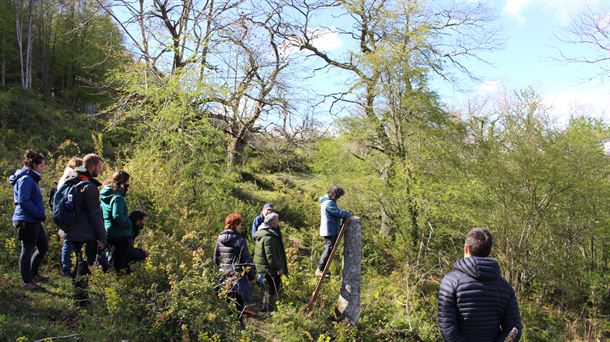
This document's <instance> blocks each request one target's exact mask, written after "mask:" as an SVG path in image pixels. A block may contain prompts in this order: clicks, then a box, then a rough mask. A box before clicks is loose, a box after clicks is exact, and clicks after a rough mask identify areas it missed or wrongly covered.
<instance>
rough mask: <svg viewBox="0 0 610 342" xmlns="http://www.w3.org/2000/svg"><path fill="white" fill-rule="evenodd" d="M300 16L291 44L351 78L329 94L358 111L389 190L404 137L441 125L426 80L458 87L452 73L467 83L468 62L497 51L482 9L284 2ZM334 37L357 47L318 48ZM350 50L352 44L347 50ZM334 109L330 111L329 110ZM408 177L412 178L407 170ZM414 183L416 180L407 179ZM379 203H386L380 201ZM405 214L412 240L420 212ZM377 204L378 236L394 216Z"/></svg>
mask: <svg viewBox="0 0 610 342" xmlns="http://www.w3.org/2000/svg"><path fill="white" fill-rule="evenodd" d="M288 3H289V4H290V5H291V6H292V8H293V9H294V10H295V11H296V12H297V13H298V14H299V15H300V17H298V19H297V20H296V22H295V23H294V24H293V26H292V27H293V30H292V32H291V36H290V38H291V40H292V42H293V44H295V45H296V46H298V48H299V49H301V50H304V51H306V52H308V53H310V56H312V57H313V58H317V59H318V60H319V61H321V62H322V63H323V67H324V68H333V69H336V70H340V71H343V72H345V73H346V74H347V75H349V76H351V81H350V82H349V84H348V85H347V89H346V90H344V91H340V92H336V93H333V94H330V95H329V97H330V98H331V99H332V101H333V104H335V103H341V102H343V103H348V104H350V105H355V106H356V107H357V108H358V109H359V112H360V113H361V114H362V119H363V122H365V124H364V127H366V129H367V132H368V133H367V134H366V140H365V147H366V148H367V149H369V150H370V151H372V152H374V153H379V154H381V155H382V156H383V158H382V159H383V160H382V161H381V163H379V162H378V161H376V163H377V164H380V165H379V167H378V173H379V175H380V177H381V178H382V179H383V181H384V183H385V184H386V185H388V186H389V185H391V184H392V182H391V178H392V177H393V176H394V174H395V173H396V170H395V168H394V167H395V165H396V164H397V163H398V164H400V163H403V162H404V161H405V160H406V158H407V156H408V154H409V148H408V146H407V144H406V142H407V139H408V130H409V128H410V127H411V126H413V125H417V124H418V123H421V122H423V123H425V122H429V121H430V120H435V119H438V117H439V114H440V113H442V110H441V108H440V105H439V103H438V101H437V100H436V97H435V94H434V93H433V91H431V90H430V89H429V87H428V80H429V78H430V77H433V76H436V77H440V78H441V79H444V80H447V81H453V80H455V74H454V71H455V70H456V69H457V70H458V71H459V72H462V73H465V74H467V75H468V76H472V75H471V74H470V72H469V70H468V68H467V67H466V64H465V60H466V59H468V58H475V59H480V57H479V55H478V54H479V53H481V52H484V51H489V50H491V49H494V48H496V47H497V46H499V44H500V41H499V39H498V36H497V29H496V28H495V26H494V25H493V19H494V17H493V15H492V13H491V12H490V10H489V9H488V8H487V7H485V6H484V5H482V4H481V3H477V4H467V3H463V2H442V3H439V2H426V1H402V0H397V1H385V0H350V1H325V0H321V1H320V0H312V1H302V2H301V1H299V2H297V1H288ZM329 12H330V14H331V15H335V16H338V17H342V18H348V19H349V22H350V25H345V27H334V26H333V27H331V26H328V25H326V26H319V25H317V24H316V20H315V18H316V16H318V15H321V14H322V13H327V14H329ZM326 31H336V32H338V33H339V34H340V35H341V36H343V37H347V38H348V39H350V40H352V41H353V45H354V46H356V47H357V48H355V49H353V50H350V51H349V53H348V55H347V56H340V55H336V56H334V55H331V54H329V53H327V52H325V51H323V50H321V49H319V48H318V47H316V44H315V40H316V38H317V37H318V36H319V34H320V32H326ZM350 45H351V44H350ZM331 108H332V107H331ZM407 174H409V172H408V170H407ZM407 181H409V183H410V184H412V183H413V182H414V181H415V180H414V179H412V178H411V179H407ZM382 202H383V199H382ZM406 202H407V204H408V206H409V207H410V212H411V218H412V220H411V221H412V223H411V224H412V225H414V227H413V230H414V235H417V234H418V233H417V229H418V228H417V222H418V219H417V217H418V209H417V205H416V203H415V202H414V199H413V198H412V197H411V196H409V198H407V199H406ZM386 209H387V206H386V205H384V204H383V203H381V206H380V212H381V221H382V232H384V233H385V234H386V235H390V234H391V232H392V231H393V229H394V228H395V227H396V223H395V222H392V218H391V216H392V213H389V212H387V210H386Z"/></svg>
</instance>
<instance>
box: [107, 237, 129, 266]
mask: <svg viewBox="0 0 610 342" xmlns="http://www.w3.org/2000/svg"><path fill="white" fill-rule="evenodd" d="M108 244H109V245H110V246H112V266H113V267H114V270H115V271H121V270H124V269H126V268H127V267H128V266H129V256H130V254H131V253H130V250H131V238H130V237H127V236H126V237H119V238H113V239H108Z"/></svg>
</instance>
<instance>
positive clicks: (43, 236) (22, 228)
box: [13, 222, 49, 284]
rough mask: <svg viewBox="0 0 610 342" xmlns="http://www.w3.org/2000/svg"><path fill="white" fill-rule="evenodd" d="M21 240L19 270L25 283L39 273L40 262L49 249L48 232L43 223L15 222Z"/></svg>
mask: <svg viewBox="0 0 610 342" xmlns="http://www.w3.org/2000/svg"><path fill="white" fill-rule="evenodd" d="M13 225H14V226H15V228H16V229H17V233H18V236H19V240H21V255H20V256H19V272H21V279H22V280H23V282H24V283H25V284H27V283H31V282H32V279H33V278H34V277H35V276H37V275H38V269H39V268H40V263H41V262H42V260H43V259H44V257H45V255H46V254H47V252H48V251H49V240H48V237H47V233H46V232H45V231H44V228H42V224H41V223H39V222H38V223H30V222H13Z"/></svg>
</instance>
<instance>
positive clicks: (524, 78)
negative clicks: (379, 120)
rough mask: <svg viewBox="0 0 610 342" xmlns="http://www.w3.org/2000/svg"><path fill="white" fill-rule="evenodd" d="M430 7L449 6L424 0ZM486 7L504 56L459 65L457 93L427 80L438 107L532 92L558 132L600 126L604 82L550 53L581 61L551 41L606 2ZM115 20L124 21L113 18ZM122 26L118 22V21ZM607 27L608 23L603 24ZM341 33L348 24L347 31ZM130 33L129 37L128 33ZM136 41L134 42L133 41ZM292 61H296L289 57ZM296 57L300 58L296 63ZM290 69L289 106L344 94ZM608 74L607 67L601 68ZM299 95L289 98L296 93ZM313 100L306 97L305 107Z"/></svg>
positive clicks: (549, 0)
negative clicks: (584, 122)
mask: <svg viewBox="0 0 610 342" xmlns="http://www.w3.org/2000/svg"><path fill="white" fill-rule="evenodd" d="M430 1H431V2H432V3H433V4H436V3H439V4H442V2H441V1H450V0H430ZM454 1H458V2H460V1H461V2H468V3H472V2H476V0H454ZM483 2H484V3H485V4H487V5H488V6H490V7H491V8H492V9H493V10H494V11H495V13H496V14H497V17H498V21H499V22H498V23H499V24H500V26H501V32H500V33H501V35H502V36H503V37H505V38H506V39H507V40H506V44H505V46H504V48H502V49H499V50H497V51H493V52H490V53H485V54H482V55H481V57H483V58H484V59H485V60H487V61H489V62H490V63H491V65H488V64H486V63H483V62H479V61H470V62H468V63H467V65H468V68H469V69H470V70H471V72H472V73H473V74H474V75H475V76H477V78H478V80H472V79H469V78H468V77H466V76H464V75H462V76H461V77H459V78H458V82H457V84H458V86H455V85H452V84H449V83H447V82H443V81H441V80H433V82H432V83H431V87H432V88H433V90H435V91H437V92H438V93H439V95H440V97H441V100H442V101H443V102H444V103H445V105H446V106H447V107H448V108H450V109H458V110H459V109H460V108H464V106H465V105H466V103H467V102H468V101H470V100H473V99H485V98H493V97H494V96H497V95H501V94H502V93H503V92H505V91H509V92H510V91H512V90H517V89H523V88H527V87H533V88H534V89H535V90H536V91H537V92H538V93H539V94H540V95H541V96H542V98H543V99H544V102H545V104H547V105H548V106H549V107H550V108H551V110H550V116H551V117H552V118H553V119H554V120H555V121H556V122H557V124H559V125H560V126H561V125H565V124H566V123H567V122H568V120H569V118H570V116H571V115H575V114H586V115H589V116H593V117H599V118H603V119H604V120H605V121H606V122H608V123H609V124H610V75H606V76H605V83H603V81H602V80H601V79H600V78H597V79H595V80H588V78H590V77H591V76H592V75H594V74H596V73H598V69H597V68H596V67H594V66H589V65H582V64H566V63H561V62H558V61H555V60H553V59H552V57H554V56H555V57H556V56H557V53H556V50H555V49H556V48H560V49H562V50H564V51H569V52H574V53H578V54H587V53H588V52H587V51H583V50H582V48H581V47H578V46H571V45H567V44H565V43H562V42H561V41H559V40H558V39H557V38H556V37H555V35H556V34H559V33H560V32H561V28H562V27H564V26H566V25H568V24H570V22H571V21H572V20H573V19H574V17H575V15H577V14H579V13H580V12H581V11H583V10H584V9H585V8H587V7H589V8H591V9H593V10H594V11H596V12H598V13H607V14H606V15H608V16H610V0H490V1H486V2H485V1H483ZM118 14H119V17H123V15H124V13H121V12H120V10H119V13H118ZM121 19H123V18H121ZM345 20H347V19H346V18H335V17H333V16H332V15H330V14H329V13H325V14H323V15H321V16H320V17H318V18H316V23H314V24H315V25H319V27H327V28H332V27H333V26H343V25H345V24H346V23H345ZM608 21H609V22H610V19H608ZM348 25H349V24H348ZM132 33H133V32H132ZM136 36H137V34H136ZM314 45H316V47H318V48H319V49H321V50H323V51H326V52H327V53H328V54H329V55H331V56H333V58H337V59H339V60H342V59H345V58H342V57H346V55H347V54H348V51H349V49H352V48H354V42H353V41H350V39H349V38H348V37H345V36H341V35H339V34H337V33H336V32H333V31H332V30H331V31H328V30H327V31H326V32H325V33H323V34H322V35H320V37H319V38H318V39H316V40H315V41H314ZM295 53H298V52H296V51H295ZM301 56H302V55H301ZM298 63H299V65H297V66H296V74H295V75H293V77H294V78H296V79H297V81H298V82H297V83H296V86H297V87H301V89H304V91H305V90H306V92H307V93H310V94H308V95H307V96H305V95H304V96H300V97H299V98H298V99H295V101H301V100H304V99H305V98H306V97H311V96H312V94H311V93H318V94H324V93H330V92H336V91H341V90H345V89H347V88H348V87H349V86H348V85H346V80H347V79H348V76H347V75H346V74H345V73H342V72H341V71H339V70H337V69H333V68H329V69H325V70H324V71H320V72H317V73H316V74H315V77H313V78H311V79H306V78H305V77H306V76H307V75H308V74H309V73H310V72H309V71H308V70H311V66H312V65H317V66H321V65H322V64H321V63H320V61H319V60H318V59H316V58H310V59H306V60H303V59H301V58H299V61H298ZM609 67H610V66H609ZM298 91H300V89H299V90H297V92H298ZM319 98H320V97H319V96H318V97H317V98H316V97H315V96H314V99H313V102H317V101H318V99H319ZM316 113H317V114H316V119H317V120H319V121H322V122H326V123H329V122H330V121H332V120H331V118H329V116H328V105H327V104H325V105H322V106H319V107H318V108H317V109H316Z"/></svg>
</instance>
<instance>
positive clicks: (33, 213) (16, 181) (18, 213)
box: [9, 150, 49, 290]
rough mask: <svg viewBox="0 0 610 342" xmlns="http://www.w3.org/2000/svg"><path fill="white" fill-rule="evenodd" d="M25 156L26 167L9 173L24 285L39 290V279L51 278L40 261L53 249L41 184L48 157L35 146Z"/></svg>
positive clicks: (29, 288)
mask: <svg viewBox="0 0 610 342" xmlns="http://www.w3.org/2000/svg"><path fill="white" fill-rule="evenodd" d="M24 157H25V158H24V162H23V164H24V166H23V168H22V169H20V170H17V172H15V174H14V175H12V176H11V177H9V182H10V183H11V185H13V187H14V192H13V197H14V202H15V211H14V213H13V226H15V230H16V231H17V236H18V238H19V240H21V255H20V257H19V271H20V272H21V279H22V280H23V286H24V288H25V289H27V290H39V289H40V287H38V285H36V282H40V281H46V280H47V279H48V278H47V277H45V276H42V275H40V274H39V273H38V269H39V267H40V263H41V262H42V260H43V259H44V257H45V255H46V254H47V252H48V251H49V240H48V237H47V233H46V232H45V230H44V228H43V227H42V222H44V221H45V220H46V218H47V217H46V214H45V211H44V201H43V198H42V192H41V191H40V187H39V186H38V182H40V179H41V178H42V173H43V171H44V167H45V160H44V156H43V155H42V154H40V153H38V152H36V151H32V150H27V151H25V156H24Z"/></svg>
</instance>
